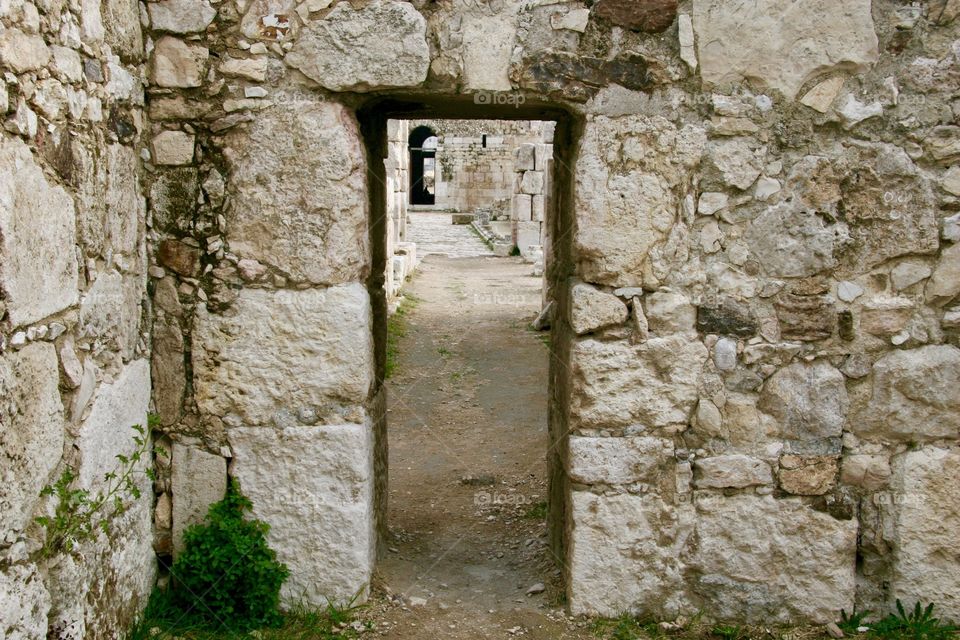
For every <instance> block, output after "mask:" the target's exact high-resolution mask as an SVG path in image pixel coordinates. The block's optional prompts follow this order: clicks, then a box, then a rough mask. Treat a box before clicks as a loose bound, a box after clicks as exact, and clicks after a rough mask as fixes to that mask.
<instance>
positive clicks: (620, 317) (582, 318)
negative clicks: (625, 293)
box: [570, 282, 628, 335]
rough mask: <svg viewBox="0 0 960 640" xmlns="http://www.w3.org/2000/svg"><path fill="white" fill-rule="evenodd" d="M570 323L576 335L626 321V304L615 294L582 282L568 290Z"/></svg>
mask: <svg viewBox="0 0 960 640" xmlns="http://www.w3.org/2000/svg"><path fill="white" fill-rule="evenodd" d="M570 297H571V309H570V325H571V327H572V328H573V330H574V331H575V332H576V333H577V335H582V334H584V333H590V332H591V331H596V330H597V329H602V328H604V327H608V326H610V325H614V324H623V323H624V322H626V321H627V315H628V312H627V305H625V304H623V302H622V301H621V300H620V298H618V297H617V296H615V295H613V294H611V293H606V292H604V291H600V290H599V289H597V288H595V287H591V286H590V285H589V284H585V283H583V282H580V283H577V284H575V285H573V288H572V290H571V292H570Z"/></svg>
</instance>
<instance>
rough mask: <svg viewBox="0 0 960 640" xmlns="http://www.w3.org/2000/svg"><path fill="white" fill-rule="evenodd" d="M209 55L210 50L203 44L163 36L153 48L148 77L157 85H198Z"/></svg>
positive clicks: (186, 86) (183, 86)
mask: <svg viewBox="0 0 960 640" xmlns="http://www.w3.org/2000/svg"><path fill="white" fill-rule="evenodd" d="M209 57H210V51H209V50H208V49H207V48H206V47H204V46H203V45H199V44H191V43H187V42H184V41H183V40H180V39H178V38H174V37H173V36H163V37H162V38H160V39H159V40H157V44H156V45H155V46H154V49H153V64H152V66H151V76H150V79H151V80H152V81H153V83H154V84H156V85H157V86H159V87H171V88H189V87H199V86H200V85H201V84H203V76H204V73H205V69H206V66H207V59H208V58H209Z"/></svg>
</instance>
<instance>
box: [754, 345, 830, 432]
mask: <svg viewBox="0 0 960 640" xmlns="http://www.w3.org/2000/svg"><path fill="white" fill-rule="evenodd" d="M848 406H849V400H848V398H847V389H846V384H845V381H844V377H843V374H842V373H840V372H839V371H837V369H835V368H834V367H833V366H831V365H830V364H828V363H826V362H816V363H813V364H805V363H799V362H797V363H794V364H791V365H789V366H787V367H784V368H783V369H781V370H780V371H778V372H777V373H775V374H773V375H772V376H771V377H770V378H769V379H768V380H767V381H766V382H765V383H764V385H763V390H762V391H761V393H760V400H759V401H758V402H757V408H758V409H760V410H761V411H762V412H764V413H765V414H767V415H768V416H770V417H771V418H773V420H774V421H775V422H776V424H777V426H778V428H779V431H780V433H781V434H782V436H783V437H784V438H787V439H790V440H799V441H804V440H811V439H817V438H831V437H839V436H840V434H841V431H842V430H843V425H844V420H845V418H846V413H847V408H848Z"/></svg>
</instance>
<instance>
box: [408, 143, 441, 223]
mask: <svg viewBox="0 0 960 640" xmlns="http://www.w3.org/2000/svg"><path fill="white" fill-rule="evenodd" d="M409 142H410V204H412V205H428V206H429V205H433V204H434V203H435V202H436V187H435V180H436V163H437V161H436V156H437V134H436V133H434V132H433V130H432V129H430V127H427V126H419V127H417V128H415V129H414V130H413V131H411V132H410V138H409Z"/></svg>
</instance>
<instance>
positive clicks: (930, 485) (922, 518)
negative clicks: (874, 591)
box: [885, 447, 960, 621]
mask: <svg viewBox="0 0 960 640" xmlns="http://www.w3.org/2000/svg"><path fill="white" fill-rule="evenodd" d="M958 486H960V451H958V450H957V449H956V448H953V449H937V448H933V447H925V448H923V449H919V450H917V451H908V452H907V453H904V454H903V455H901V456H898V457H897V458H895V459H894V464H893V478H892V480H891V490H892V491H893V496H894V498H895V500H893V501H891V502H892V504H889V505H885V506H886V507H887V508H889V509H891V510H892V511H893V523H894V526H893V527H892V531H890V532H889V534H890V537H891V538H892V540H891V542H892V543H893V545H892V546H893V575H892V578H891V580H890V594H889V598H890V600H889V602H888V603H887V604H888V606H890V607H891V608H892V607H893V606H894V605H895V601H896V599H897V598H899V599H900V600H902V601H903V602H904V604H907V603H913V602H917V601H920V602H924V603H926V602H935V603H936V604H937V612H939V613H938V614H937V615H939V616H941V617H943V618H946V619H947V620H953V621H957V620H960V558H958V557H957V531H958V529H960V504H958V502H957V487H958Z"/></svg>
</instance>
